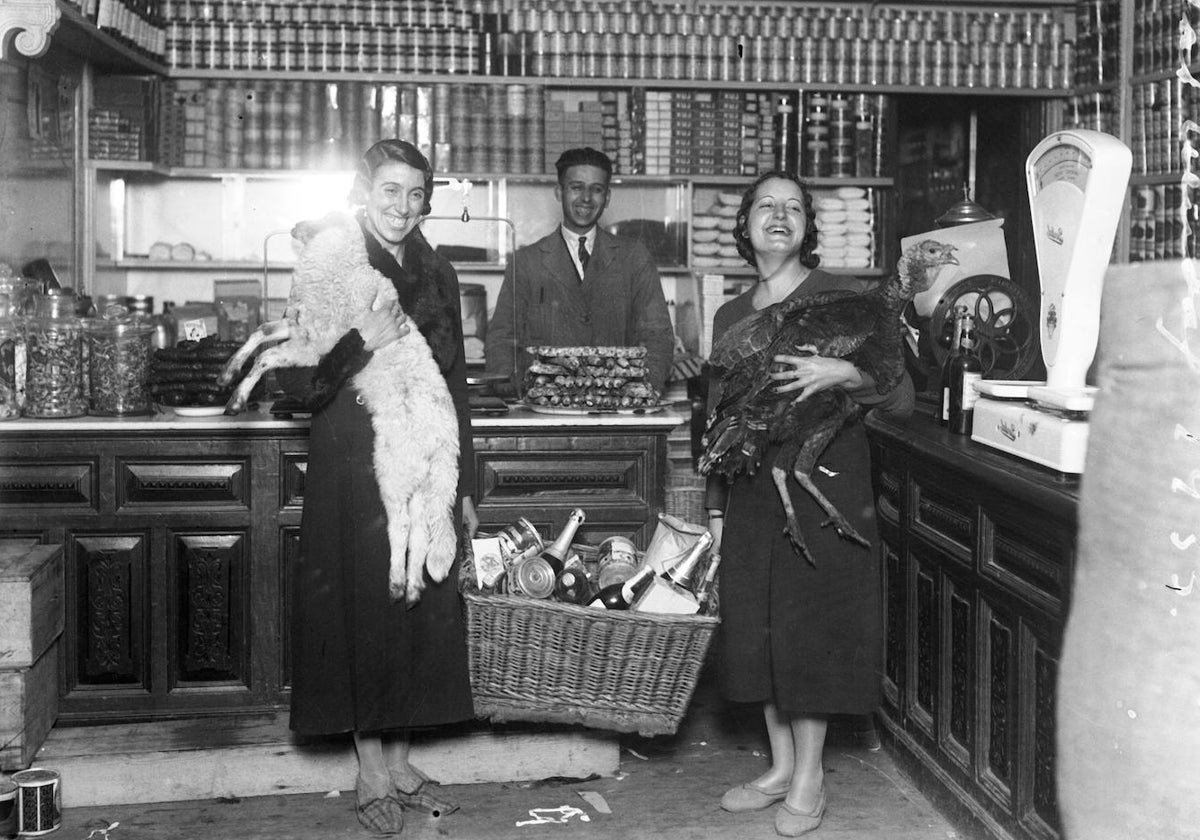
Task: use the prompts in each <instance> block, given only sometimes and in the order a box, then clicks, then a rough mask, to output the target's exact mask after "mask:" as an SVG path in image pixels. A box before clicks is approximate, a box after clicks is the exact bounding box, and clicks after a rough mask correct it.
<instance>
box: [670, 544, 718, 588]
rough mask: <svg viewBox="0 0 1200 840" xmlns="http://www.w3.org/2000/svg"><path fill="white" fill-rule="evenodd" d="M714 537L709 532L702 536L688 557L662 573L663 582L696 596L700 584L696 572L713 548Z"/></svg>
mask: <svg viewBox="0 0 1200 840" xmlns="http://www.w3.org/2000/svg"><path fill="white" fill-rule="evenodd" d="M712 544H713V535H712V533H711V532H709V531H705V532H704V533H703V534H701V535H700V536H699V537H698V538H697V539H696V542H695V543H694V544H693V545H692V548H691V550H690V551H688V553H687V556H686V557H684V558H683V559H682V560H680V561H679V562H678V563H676V564H675V565H674V566H671V567H670V568H669V569H666V570H664V571H663V573H662V578H663V580H666V581H667V582H669V583H673V584H675V585H676V586H678V587H679V588H680V589H684V590H686V591H688V592H690V593H692V594H693V595H695V594H696V586H697V585H698V582H697V581H696V580H695V578H696V572H697V571H698V570H699V568H700V560H701V558H703V557H704V554H705V552H707V551H708V549H709V548H711V547H712Z"/></svg>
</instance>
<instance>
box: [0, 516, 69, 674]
mask: <svg viewBox="0 0 1200 840" xmlns="http://www.w3.org/2000/svg"><path fill="white" fill-rule="evenodd" d="M62 556H63V551H62V546H60V545H37V544H35V543H31V542H30V541H29V540H20V539H16V540H0V669H13V668H29V667H31V666H32V665H33V663H34V662H37V661H38V659H39V657H41V655H42V654H43V653H45V651H46V650H47V648H49V647H50V645H51V644H53V642H54V640H55V639H57V638H58V637H59V636H60V635H61V634H62V630H63V615H64V601H63V597H64V595H63V559H62Z"/></svg>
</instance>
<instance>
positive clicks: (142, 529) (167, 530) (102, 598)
mask: <svg viewBox="0 0 1200 840" xmlns="http://www.w3.org/2000/svg"><path fill="white" fill-rule="evenodd" d="M306 438H307V430H305V429H304V428H302V427H297V428H296V429H295V430H294V431H283V432H281V431H279V430H274V431H272V432H270V433H267V432H259V431H255V430H247V429H244V428H243V429H239V430H237V431H236V432H235V431H227V432H219V433H214V432H213V431H212V430H197V431H195V432H191V431H188V432H183V431H170V432H162V433H159V432H155V433H154V434H146V433H142V434H137V433H129V434H116V433H112V432H107V433H96V434H94V435H92V436H84V435H72V434H66V433H63V432H61V431H56V432H53V433H49V432H48V433H39V432H31V433H25V434H10V433H6V434H5V435H4V437H3V438H0V523H2V524H0V531H3V532H4V533H5V534H19V535H31V536H36V537H37V538H38V539H40V540H41V541H43V542H50V543H61V544H62V545H63V546H64V559H65V567H66V575H65V578H66V590H67V604H68V609H67V614H66V617H65V621H64V634H63V639H62V667H61V680H60V681H61V703H60V717H61V718H62V719H64V720H68V721H75V722H85V721H93V720H96V721H99V720H129V719H138V718H148V717H154V716H158V715H178V714H186V713H191V712H204V711H214V710H229V709H262V708H271V707H278V706H280V705H281V704H283V703H285V702H286V700H287V696H286V684H285V678H286V677H285V675H286V662H285V661H284V660H283V659H282V648H281V646H280V627H281V625H282V622H283V621H284V620H285V619H286V615H285V613H284V609H285V608H284V603H283V598H284V595H285V590H284V585H285V582H286V581H285V573H284V572H283V571H282V570H281V558H284V557H285V556H286V555H285V554H284V552H283V551H282V547H283V546H284V544H285V541H286V538H287V537H286V535H287V533H288V530H289V529H290V530H291V531H295V530H296V529H297V528H298V525H299V518H300V506H299V499H301V498H302V495H303V482H302V479H303V464H304V459H305V452H306V449H307V440H306Z"/></svg>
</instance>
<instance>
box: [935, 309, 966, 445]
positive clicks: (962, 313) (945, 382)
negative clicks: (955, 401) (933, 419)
mask: <svg viewBox="0 0 1200 840" xmlns="http://www.w3.org/2000/svg"><path fill="white" fill-rule="evenodd" d="M966 317H967V308H966V307H965V306H956V307H955V308H954V327H953V330H952V332H951V333H950V352H949V354H948V355H947V356H946V358H945V360H944V361H943V362H942V375H941V387H940V389H939V392H940V394H941V400H940V404H941V409H940V410H939V411H938V423H940V424H941V425H943V426H945V425H947V424H949V422H950V379H951V377H952V375H953V371H954V365H955V363H956V362H957V360H958V357H959V355H960V354H961V353H962V344H961V343H960V339H961V337H962V328H963V319H964V318H966Z"/></svg>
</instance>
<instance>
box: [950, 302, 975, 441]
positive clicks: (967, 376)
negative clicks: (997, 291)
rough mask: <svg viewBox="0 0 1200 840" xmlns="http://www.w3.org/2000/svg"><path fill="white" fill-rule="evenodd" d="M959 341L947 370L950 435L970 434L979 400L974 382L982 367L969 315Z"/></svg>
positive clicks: (972, 319)
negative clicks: (976, 403)
mask: <svg viewBox="0 0 1200 840" xmlns="http://www.w3.org/2000/svg"><path fill="white" fill-rule="evenodd" d="M958 342H959V353H958V355H957V356H956V357H955V362H954V366H953V368H952V369H951V371H950V397H949V404H950V405H949V415H948V418H947V421H948V424H949V427H950V431H951V432H952V433H954V434H956V435H969V434H971V421H972V420H973V419H974V417H975V401H976V400H977V399H978V398H979V394H978V392H976V390H975V383H976V382H978V381H979V380H980V379H982V378H983V364H982V363H981V362H980V361H979V354H978V353H976V352H975V319H974V318H973V317H972V316H970V315H967V316H964V318H963V322H962V328H961V330H960V334H959V337H958Z"/></svg>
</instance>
